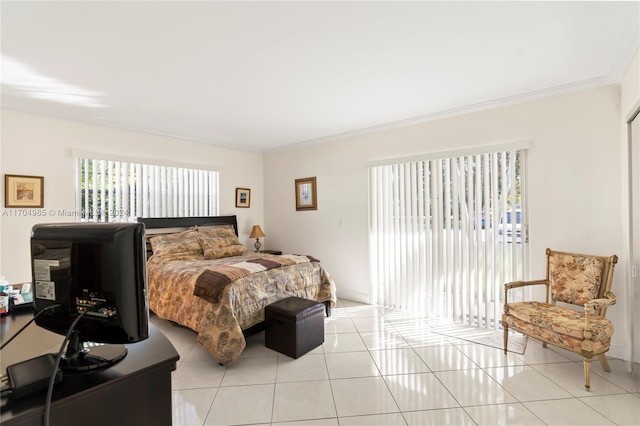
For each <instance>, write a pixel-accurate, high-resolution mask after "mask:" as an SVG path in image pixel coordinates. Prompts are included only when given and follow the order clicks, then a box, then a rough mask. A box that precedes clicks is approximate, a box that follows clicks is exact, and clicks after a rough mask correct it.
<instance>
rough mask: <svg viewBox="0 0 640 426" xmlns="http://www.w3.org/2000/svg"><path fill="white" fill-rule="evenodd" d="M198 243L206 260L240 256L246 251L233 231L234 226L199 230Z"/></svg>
mask: <svg viewBox="0 0 640 426" xmlns="http://www.w3.org/2000/svg"><path fill="white" fill-rule="evenodd" d="M198 241H199V242H200V246H201V247H202V251H203V252H204V257H205V259H220V258H223V257H231V256H240V255H242V254H244V253H245V251H246V249H245V248H244V246H243V245H242V244H240V241H239V240H238V237H237V235H236V233H235V231H234V230H233V226H218V227H213V228H204V229H203V228H198Z"/></svg>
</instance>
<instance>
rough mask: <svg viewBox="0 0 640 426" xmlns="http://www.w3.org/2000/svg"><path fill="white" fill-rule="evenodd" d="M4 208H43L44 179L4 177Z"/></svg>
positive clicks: (40, 177) (38, 177)
mask: <svg viewBox="0 0 640 426" xmlns="http://www.w3.org/2000/svg"><path fill="white" fill-rule="evenodd" d="M4 206H5V207H7V208H20V207H21V208H25V207H27V208H42V207H44V177H42V176H23V175H4Z"/></svg>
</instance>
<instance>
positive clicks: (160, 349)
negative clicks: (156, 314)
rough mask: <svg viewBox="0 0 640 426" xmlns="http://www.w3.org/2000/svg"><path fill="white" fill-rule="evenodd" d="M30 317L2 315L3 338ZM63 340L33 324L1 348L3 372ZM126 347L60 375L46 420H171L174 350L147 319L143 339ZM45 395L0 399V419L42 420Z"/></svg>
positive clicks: (52, 350) (84, 422)
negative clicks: (108, 359) (87, 368)
mask: <svg viewBox="0 0 640 426" xmlns="http://www.w3.org/2000/svg"><path fill="white" fill-rule="evenodd" d="M32 317H33V314H32V313H30V312H26V313H16V314H12V315H10V316H7V317H4V318H1V319H0V331H1V336H2V341H3V342H4V341H6V340H7V339H9V338H10V337H11V336H12V335H13V333H15V332H16V331H18V329H19V328H20V327H21V326H22V325H23V324H25V323H26V322H27V321H28V320H29V319H31V318H32ZM63 340H64V338H63V336H58V335H56V334H54V333H51V332H49V331H47V330H44V329H42V328H40V327H38V326H37V325H35V323H32V324H31V325H29V327H28V328H27V329H26V330H25V331H24V332H23V333H22V334H21V335H19V336H17V337H16V338H15V339H14V340H13V341H12V342H11V343H9V344H8V345H7V346H6V347H5V348H4V349H3V350H2V353H1V354H0V364H1V368H2V374H3V375H5V374H6V367H7V366H9V365H12V364H14V363H16V362H20V361H23V360H26V359H29V358H33V357H35V356H38V355H42V354H44V353H57V351H58V350H59V348H60V344H61V343H62V341H63ZM126 346H127V350H128V354H127V356H126V357H125V358H124V359H123V360H121V361H120V362H118V363H117V364H115V365H113V366H111V367H109V368H106V369H103V370H98V371H93V372H87V373H76V374H65V375H64V379H63V382H62V383H59V384H57V385H56V387H55V388H54V392H53V398H52V405H51V418H50V420H51V425H64V426H75V425H92V426H97V425H109V426H113V425H122V426H125V425H136V426H137V425H171V423H172V417H171V372H172V371H173V370H174V369H175V366H176V362H177V361H178V359H179V356H178V352H177V351H176V350H175V348H174V347H173V345H172V344H171V342H169V340H168V339H167V338H166V337H165V336H164V335H163V334H162V333H161V332H160V331H159V330H158V329H157V328H156V327H154V326H153V325H152V324H150V325H149V338H148V339H146V340H143V341H142V342H138V343H133V344H129V345H126ZM45 398H46V390H44V391H42V392H38V393H35V394H33V395H29V396H25V397H24V398H21V399H12V398H11V396H8V397H5V398H2V401H1V405H0V424H2V425H3V426H9V425H38V426H40V425H42V424H43V418H44V402H45Z"/></svg>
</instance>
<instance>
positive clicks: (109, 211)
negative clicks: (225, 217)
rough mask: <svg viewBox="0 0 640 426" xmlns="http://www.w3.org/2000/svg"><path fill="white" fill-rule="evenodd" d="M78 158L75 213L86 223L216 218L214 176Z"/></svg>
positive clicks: (206, 172)
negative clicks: (154, 218) (147, 218)
mask: <svg viewBox="0 0 640 426" xmlns="http://www.w3.org/2000/svg"><path fill="white" fill-rule="evenodd" d="M92 157H95V156H94V155H91V154H82V153H79V154H76V155H75V167H76V182H77V187H76V211H77V212H78V213H79V215H80V219H81V220H83V221H89V222H134V221H135V220H136V218H137V217H181V216H216V215H218V209H219V206H218V172H217V171H211V170H203V169H197V168H188V167H179V166H172V165H159V164H144V163H142V162H135V161H120V160H108V159H102V158H92Z"/></svg>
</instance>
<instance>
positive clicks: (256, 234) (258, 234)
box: [249, 225, 264, 251]
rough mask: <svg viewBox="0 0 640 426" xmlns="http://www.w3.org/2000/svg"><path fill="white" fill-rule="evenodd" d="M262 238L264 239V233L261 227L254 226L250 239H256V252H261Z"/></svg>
mask: <svg viewBox="0 0 640 426" xmlns="http://www.w3.org/2000/svg"><path fill="white" fill-rule="evenodd" d="M260 237H264V232H262V229H260V225H253V229H252V230H251V234H250V235H249V238H255V239H256V243H255V244H254V245H253V246H254V247H255V248H256V251H260V246H261V245H262V244H260Z"/></svg>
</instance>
